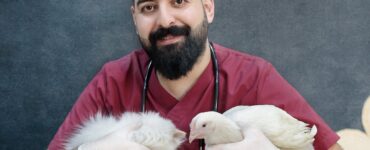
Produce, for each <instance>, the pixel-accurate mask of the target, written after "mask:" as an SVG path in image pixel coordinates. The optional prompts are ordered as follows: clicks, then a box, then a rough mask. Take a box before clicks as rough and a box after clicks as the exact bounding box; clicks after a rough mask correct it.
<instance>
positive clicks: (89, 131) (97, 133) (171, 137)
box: [65, 112, 186, 150]
mask: <svg viewBox="0 0 370 150" xmlns="http://www.w3.org/2000/svg"><path fill="white" fill-rule="evenodd" d="M185 135H186V133H185V132H183V131H181V130H178V129H176V127H175V125H174V124H173V123H172V122H171V121H170V120H168V119H165V118H162V117H161V116H159V114H158V113H154V112H147V113H132V112H129V113H124V114H123V115H122V116H121V117H120V118H118V119H116V118H115V117H113V116H103V115H102V114H101V113H98V114H97V115H96V116H94V117H92V118H90V119H89V120H88V121H87V122H85V123H84V124H83V125H82V126H81V127H79V129H78V130H77V132H76V133H75V134H73V135H72V137H71V138H69V139H68V140H67V141H66V143H65V149H66V150H75V149H78V148H79V147H80V146H81V145H83V144H85V143H90V142H95V141H98V140H100V139H102V138H104V137H107V136H109V140H104V142H103V143H104V145H110V144H114V143H115V142H116V141H130V142H135V143H138V144H141V145H143V146H145V147H147V148H149V149H150V150H176V149H177V147H178V146H179V145H180V144H181V143H182V142H183V141H184V140H185Z"/></svg>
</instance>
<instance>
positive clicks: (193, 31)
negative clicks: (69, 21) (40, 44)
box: [49, 0, 341, 150]
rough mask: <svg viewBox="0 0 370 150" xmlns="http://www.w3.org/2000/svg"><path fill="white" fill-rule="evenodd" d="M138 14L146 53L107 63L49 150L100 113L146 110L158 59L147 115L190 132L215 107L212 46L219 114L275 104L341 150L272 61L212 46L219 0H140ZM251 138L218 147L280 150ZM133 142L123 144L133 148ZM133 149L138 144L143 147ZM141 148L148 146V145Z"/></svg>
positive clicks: (320, 145) (325, 145)
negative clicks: (241, 107)
mask: <svg viewBox="0 0 370 150" xmlns="http://www.w3.org/2000/svg"><path fill="white" fill-rule="evenodd" d="M131 9H132V15H133V20H134V23H135V26H136V31H137V34H138V37H139V39H140V42H141V45H142V47H143V50H136V51H134V52H132V53H130V54H128V55H127V56H124V57H123V58H121V59H118V60H115V61H112V62H109V63H107V64H106V65H104V67H103V68H102V70H101V71H100V72H99V73H98V74H97V75H96V76H95V77H94V79H93V80H92V81H91V82H90V83H89V85H88V86H87V88H86V89H85V90H84V91H83V92H82V94H81V95H80V97H79V99H78V100H77V102H76V104H75V105H74V106H73V108H72V110H71V111H70V113H69V114H68V116H67V118H66V119H65V121H64V122H63V124H62V125H61V127H60V128H59V130H58V132H57V134H56V135H55V137H54V139H53V140H52V141H51V143H50V145H49V149H62V144H63V142H64V141H65V140H66V139H67V138H68V137H69V136H70V135H71V133H73V132H74V129H75V127H76V126H78V125H79V124H81V122H83V121H85V120H86V119H87V118H88V117H89V116H92V115H94V114H95V113H96V112H98V111H100V112H103V113H105V114H112V115H119V114H121V113H122V112H125V111H140V107H141V105H142V103H141V101H140V99H141V96H142V95H141V94H142V88H143V86H144V78H145V74H146V73H147V72H148V71H147V69H146V68H147V67H148V64H149V62H150V61H152V64H153V68H154V69H153V71H149V72H148V73H149V81H148V91H147V92H146V93H144V94H145V95H146V99H147V101H146V103H145V104H144V105H145V107H146V110H153V111H157V112H159V113H160V114H161V115H162V116H164V117H166V118H169V119H171V120H172V121H173V122H174V124H175V125H176V126H177V127H178V128H179V129H181V130H183V131H186V132H188V133H189V123H190V121H191V119H192V118H193V117H194V116H195V115H196V114H198V113H200V112H204V111H210V110H211V109H212V107H213V106H212V105H213V99H214V92H215V91H214V90H213V89H214V86H215V83H214V82H213V81H214V79H215V76H214V72H215V71H214V70H213V67H214V65H213V64H212V57H211V49H214V51H215V53H216V57H217V61H218V64H217V66H218V67H219V71H218V72H219V73H220V83H219V88H220V89H219V99H220V101H219V104H218V106H219V108H218V111H220V112H224V111H226V110H227V109H229V108H231V107H234V106H237V105H258V104H273V105H276V106H278V107H280V108H282V109H284V110H285V111H287V112H288V113H289V114H291V115H292V116H294V117H296V118H298V119H299V120H302V121H304V122H307V123H309V124H311V125H313V124H315V125H316V126H317V127H318V134H317V135H316V137H315V138H316V140H315V144H314V145H315V149H318V150H324V149H331V150H337V149H341V148H340V146H339V145H338V144H336V141H337V140H338V139H339V137H338V136H337V135H336V134H335V132H333V131H332V130H331V129H330V128H329V127H328V126H327V125H326V124H325V122H324V121H323V120H322V119H321V118H320V117H319V116H318V115H317V114H316V113H315V112H314V110H313V109H312V108H311V107H310V106H309V105H308V104H307V103H306V101H305V100H304V99H303V98H302V97H301V96H300V95H299V94H298V93H297V91H296V90H295V89H294V88H293V87H291V86H290V85H289V83H287V82H286V81H285V80H284V79H283V78H282V77H281V76H280V75H279V73H277V71H276V70H275V69H274V67H273V66H272V65H271V64H270V63H268V62H266V61H265V60H263V59H261V58H258V57H255V56H251V55H248V54H243V53H240V52H236V51H234V50H231V49H228V48H225V47H222V46H220V45H217V44H214V47H213V46H211V44H209V41H208V37H207V32H208V24H209V23H212V21H213V18H214V1H213V0H134V1H133V5H132V8H131ZM244 133H245V137H251V139H253V138H254V139H253V140H243V141H242V142H239V143H233V144H225V145H217V146H216V147H214V149H247V148H248V146H249V147H252V149H256V148H257V147H260V149H273V148H274V147H273V146H269V145H271V143H270V142H269V141H268V140H267V139H266V138H265V137H264V136H263V135H261V134H260V133H259V132H258V131H255V130H251V131H244ZM250 135H256V136H250ZM251 141H252V143H251ZM253 141H254V142H253ZM125 142H127V141H124V142H122V143H121V147H125ZM97 143H99V141H98V142H97ZM261 143H262V144H261ZM127 145H128V146H130V147H135V143H129V142H128V144H127ZM136 146H137V147H136V148H137V149H140V145H138V144H136ZM264 146H267V147H264ZM92 147H94V146H92ZM141 148H142V147H141ZM132 149H135V148H132ZM180 149H198V143H197V142H194V143H192V144H189V143H184V144H183V145H182V146H181V148H180ZM210 149H212V148H210Z"/></svg>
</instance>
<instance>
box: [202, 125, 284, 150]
mask: <svg viewBox="0 0 370 150" xmlns="http://www.w3.org/2000/svg"><path fill="white" fill-rule="evenodd" d="M243 136H244V139H243V140H242V141H240V142H236V143H229V144H219V145H212V146H207V148H206V149H207V150H231V149H232V150H248V149H251V150H252V149H253V150H278V148H277V147H276V146H274V145H273V144H272V143H271V142H270V140H269V139H267V137H266V136H265V135H264V134H263V133H262V131H260V130H259V129H257V128H253V127H249V128H247V129H245V131H243Z"/></svg>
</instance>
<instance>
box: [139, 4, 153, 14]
mask: <svg viewBox="0 0 370 150" xmlns="http://www.w3.org/2000/svg"><path fill="white" fill-rule="evenodd" d="M154 9H155V6H154V5H146V6H143V7H142V8H141V11H142V12H144V13H148V12H153V11H154Z"/></svg>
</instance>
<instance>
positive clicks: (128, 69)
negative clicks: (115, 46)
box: [101, 49, 149, 77]
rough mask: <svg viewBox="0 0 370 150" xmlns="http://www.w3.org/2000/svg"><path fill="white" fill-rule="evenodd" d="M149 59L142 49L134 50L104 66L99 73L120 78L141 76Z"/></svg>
mask: <svg viewBox="0 0 370 150" xmlns="http://www.w3.org/2000/svg"><path fill="white" fill-rule="evenodd" d="M148 61H149V57H148V55H147V54H146V52H145V51H144V50H142V49H138V50H134V51H132V52H130V53H129V54H127V55H125V56H123V57H121V58H119V59H116V60H112V61H109V62H107V63H105V64H104V66H103V67H102V69H101V72H103V73H104V74H106V75H108V76H113V77H114V76H122V75H128V74H137V73H139V74H141V73H142V72H143V71H144V70H145V67H146V65H147V64H148Z"/></svg>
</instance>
